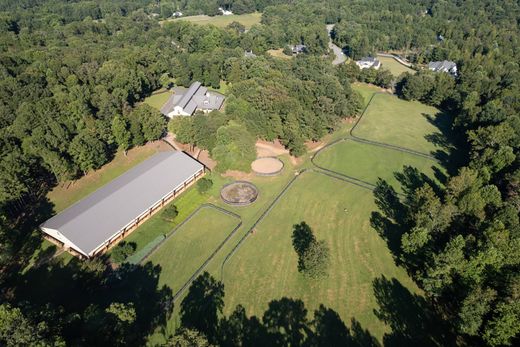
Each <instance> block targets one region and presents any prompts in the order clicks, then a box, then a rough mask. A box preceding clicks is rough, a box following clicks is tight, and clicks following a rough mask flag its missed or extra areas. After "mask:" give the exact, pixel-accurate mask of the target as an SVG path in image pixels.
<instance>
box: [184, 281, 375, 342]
mask: <svg viewBox="0 0 520 347" xmlns="http://www.w3.org/2000/svg"><path fill="white" fill-rule="evenodd" d="M223 297H224V289H223V285H222V283H221V282H219V281H217V280H215V279H214V278H213V277H211V275H209V274H208V273H207V272H206V273H204V274H203V275H201V276H200V277H198V278H197V279H196V280H195V281H194V282H193V284H192V285H191V286H190V288H189V290H188V294H187V296H186V299H184V300H183V302H182V304H181V322H182V328H191V329H197V330H198V331H199V332H201V333H203V334H204V335H205V336H206V337H208V340H209V341H211V340H213V342H212V343H214V344H216V345H218V346H222V347H228V346H229V347H231V346H259V347H260V346H323V347H325V346H327V347H328V346H359V347H361V346H380V344H379V343H378V341H377V339H376V338H375V337H374V336H372V335H371V334H370V332H369V331H368V330H365V329H363V328H362V327H361V324H360V323H359V322H358V321H356V320H355V319H352V324H351V325H352V327H351V329H349V328H348V327H347V326H346V325H345V323H344V322H343V321H342V320H341V317H340V316H339V314H338V313H337V312H336V311H334V310H332V309H330V308H327V307H325V306H323V305H320V306H319V308H318V309H317V310H316V311H314V318H313V319H312V320H309V315H308V311H307V309H306V308H305V304H304V303H303V301H302V300H299V299H291V298H287V297H282V298H280V299H278V300H272V301H271V302H269V304H268V307H267V309H266V311H265V312H264V314H263V316H262V319H259V318H258V317H256V316H251V317H248V316H247V314H246V310H245V308H244V307H243V306H241V305H238V306H236V308H235V310H234V311H233V312H232V313H231V314H230V315H229V316H228V317H225V316H224V317H222V318H220V319H215V317H217V316H218V315H219V314H221V313H222V304H223V301H222V300H223ZM188 298H189V299H188ZM203 304H205V306H201V305H203ZM203 314H205V315H206V316H207V317H210V319H209V320H207V318H205V317H201V316H202V315H203ZM194 319H201V320H206V321H205V322H203V323H202V324H201V323H200V322H195V321H193V320H194ZM209 322H211V326H210V325H209V324H207V323H209Z"/></svg>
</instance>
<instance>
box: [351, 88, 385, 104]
mask: <svg viewBox="0 0 520 347" xmlns="http://www.w3.org/2000/svg"><path fill="white" fill-rule="evenodd" d="M352 89H354V90H355V91H357V92H358V93H359V94H361V96H362V97H363V102H364V104H363V106H364V107H367V106H368V103H369V102H370V98H371V97H372V95H374V93H377V92H381V91H383V89H382V88H381V87H377V86H374V85H372V84H367V83H361V82H355V83H352Z"/></svg>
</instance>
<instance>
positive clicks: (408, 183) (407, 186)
mask: <svg viewBox="0 0 520 347" xmlns="http://www.w3.org/2000/svg"><path fill="white" fill-rule="evenodd" d="M432 169H435V166H432ZM437 170H438V168H437ZM438 171H439V174H442V172H441V171H440V170H438ZM394 177H395V178H396V179H397V181H398V182H399V183H400V184H401V188H402V189H403V192H404V194H405V195H406V196H409V195H411V194H413V192H414V191H415V190H416V189H418V188H421V187H422V186H424V185H425V184H428V185H430V186H431V187H432V188H433V190H434V191H435V192H436V193H437V194H440V193H441V192H442V189H441V187H439V185H438V184H437V182H435V181H434V180H432V179H431V178H430V177H428V176H427V175H425V174H424V173H422V172H420V171H419V170H418V169H417V168H415V167H412V166H408V165H405V166H404V167H403V171H402V172H395V173H394ZM437 179H439V182H441V183H445V182H446V176H445V175H443V176H442V177H437Z"/></svg>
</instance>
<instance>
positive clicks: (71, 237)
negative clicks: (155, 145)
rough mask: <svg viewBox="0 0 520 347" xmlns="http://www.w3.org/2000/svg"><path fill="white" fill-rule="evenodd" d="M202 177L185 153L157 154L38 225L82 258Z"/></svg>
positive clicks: (200, 169) (117, 238)
mask: <svg viewBox="0 0 520 347" xmlns="http://www.w3.org/2000/svg"><path fill="white" fill-rule="evenodd" d="M203 174H204V166H203V165H202V164H201V163H199V162H198V161H196V160H195V159H193V158H192V157H190V156H188V155H187V154H185V153H183V152H173V151H171V152H160V153H157V154H156V155H154V156H152V157H151V158H150V159H147V160H145V161H144V162H142V163H141V164H139V165H137V166H135V167H134V168H132V169H130V170H129V171H127V172H126V173H124V174H122V175H121V176H119V177H117V178H116V179H114V180H113V181H111V182H110V183H108V184H106V185H105V186H103V187H101V188H100V189H98V190H96V191H95V192H94V193H92V194H90V195H89V196H87V197H86V198H84V199H83V200H80V201H79V202H77V203H75V204H74V205H72V206H70V207H69V208H67V209H66V210H64V211H62V212H60V213H58V214H57V215H55V216H54V217H52V218H50V219H49V220H47V221H46V222H44V223H43V224H41V225H40V229H41V230H42V231H43V232H44V234H45V238H46V239H48V240H49V241H51V242H53V243H55V244H57V245H59V246H60V247H63V248H64V249H66V250H67V251H69V252H70V253H72V254H74V255H76V256H79V257H81V258H91V257H93V256H95V255H97V254H101V253H103V252H105V251H106V250H108V249H109V248H110V247H111V246H112V245H115V244H116V243H117V242H119V241H120V240H122V239H123V238H124V237H125V236H127V235H128V234H129V233H131V232H132V231H133V230H135V229H136V228H137V226H139V225H140V224H141V223H142V222H143V221H144V220H146V219H147V218H148V217H150V216H151V215H152V214H153V213H154V212H156V211H158V210H160V209H161V207H163V206H164V205H165V204H166V203H168V202H169V201H170V200H172V199H173V198H175V197H177V196H178V195H179V194H181V193H182V192H183V191H184V190H185V189H186V188H187V187H188V186H190V185H191V184H192V183H193V182H195V181H196V180H197V179H198V178H200V177H202V175H203Z"/></svg>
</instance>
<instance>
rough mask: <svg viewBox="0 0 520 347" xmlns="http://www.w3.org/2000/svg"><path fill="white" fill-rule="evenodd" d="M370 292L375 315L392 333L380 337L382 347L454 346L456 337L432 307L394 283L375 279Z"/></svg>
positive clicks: (388, 280)
mask: <svg viewBox="0 0 520 347" xmlns="http://www.w3.org/2000/svg"><path fill="white" fill-rule="evenodd" d="M373 289H374V295H375V297H376V301H377V304H378V306H379V308H378V309H376V310H374V314H375V315H376V316H377V317H378V318H379V319H380V320H381V321H382V322H384V323H385V324H387V325H388V326H389V327H390V328H391V329H392V331H391V332H390V333H387V334H385V335H384V337H383V344H384V345H385V346H396V347H397V346H400V347H401V346H454V345H455V336H454V335H452V334H451V333H450V330H449V328H448V326H447V325H446V323H445V322H443V321H442V319H441V318H440V317H439V315H438V314H437V313H436V312H435V311H434V310H433V309H432V306H431V305H430V304H429V303H428V302H427V301H426V300H425V299H424V298H423V297H421V296H419V295H417V294H414V293H411V292H410V291H409V290H408V289H407V288H405V287H404V286H403V285H402V284H401V283H400V282H399V281H398V280H397V279H395V278H392V279H387V278H386V277H385V276H381V277H379V278H376V279H375V280H374V281H373Z"/></svg>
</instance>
